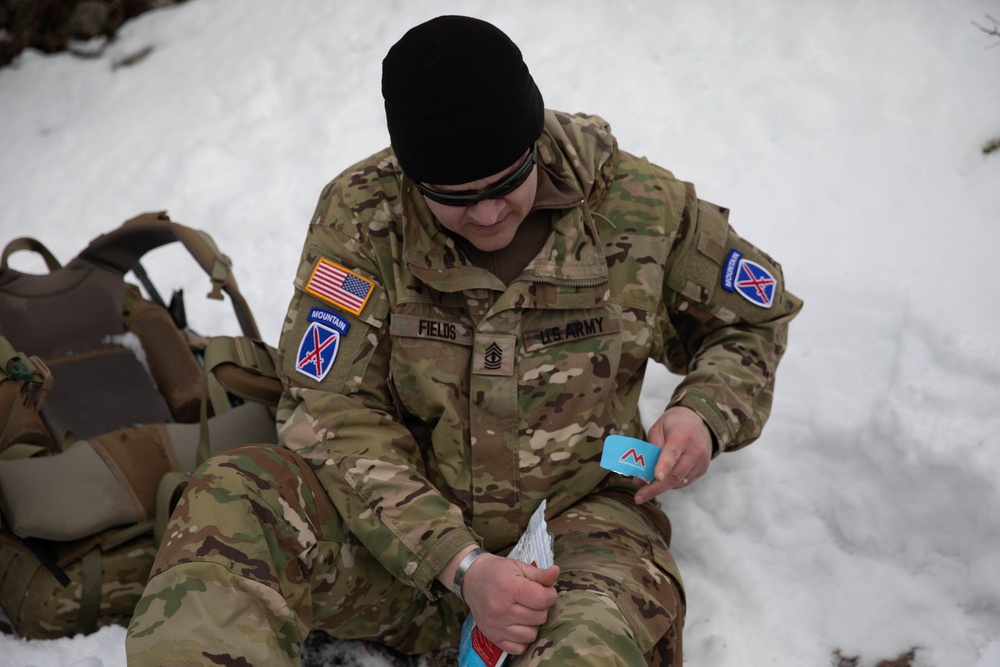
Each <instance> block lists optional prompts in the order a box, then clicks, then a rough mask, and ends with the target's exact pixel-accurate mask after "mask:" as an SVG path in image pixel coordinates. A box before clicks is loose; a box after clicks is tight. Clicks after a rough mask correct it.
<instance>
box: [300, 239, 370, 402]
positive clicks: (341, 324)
mask: <svg viewBox="0 0 1000 667" xmlns="http://www.w3.org/2000/svg"><path fill="white" fill-rule="evenodd" d="M341 269H343V270H341ZM321 273H322V274H323V275H320V274H321ZM317 276H320V277H317ZM295 287H296V292H295V296H294V297H293V301H292V306H291V308H290V309H289V315H288V320H289V321H288V322H287V323H286V330H285V334H284V336H283V345H282V348H283V349H282V350H281V357H282V359H281V362H280V364H281V369H282V374H283V375H284V377H285V380H286V381H287V382H288V383H289V384H291V385H293V386H296V385H297V386H306V387H314V388H320V389H322V390H324V391H332V392H337V393H352V389H351V385H352V384H356V383H357V382H358V381H359V380H360V378H361V377H363V376H364V373H365V370H366V368H367V366H368V362H369V361H370V359H371V356H372V353H373V351H374V349H375V347H376V345H377V343H378V337H379V336H380V335H381V334H380V331H381V330H382V329H383V328H384V326H385V323H386V317H387V315H388V313H389V299H388V296H387V295H386V291H385V288H384V287H383V286H382V285H381V284H380V283H379V282H377V281H376V280H375V279H374V277H372V276H370V275H369V274H367V273H366V272H364V271H360V270H358V269H355V268H350V269H347V268H346V267H343V266H342V265H339V264H336V263H335V262H331V261H330V260H327V259H325V258H323V257H320V258H319V259H317V261H316V262H315V263H314V265H313V269H312V271H311V272H310V273H308V274H305V275H304V276H303V277H302V279H301V280H296V285H295Z"/></svg>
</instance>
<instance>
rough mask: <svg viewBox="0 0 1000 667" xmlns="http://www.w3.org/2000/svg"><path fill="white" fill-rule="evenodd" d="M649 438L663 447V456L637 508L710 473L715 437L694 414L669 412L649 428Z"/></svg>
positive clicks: (681, 410) (639, 496)
mask: <svg viewBox="0 0 1000 667" xmlns="http://www.w3.org/2000/svg"><path fill="white" fill-rule="evenodd" d="M648 437H649V441H650V442H651V443H653V444H654V445H657V446H658V447H660V456H659V458H658V459H657V462H656V468H655V469H654V471H653V476H654V481H653V482H651V483H650V484H646V485H643V486H641V488H639V490H638V491H637V492H636V494H635V502H636V504H640V505H641V504H642V503H645V502H648V501H649V500H652V499H653V498H655V497H656V496H658V495H660V494H661V493H663V492H664V491H667V490H669V489H680V488H684V487H685V486H689V485H690V484H692V483H694V481H695V480H697V479H698V478H699V477H701V476H702V475H704V474H705V473H706V472H707V471H708V465H709V463H710V462H711V460H712V436H711V432H710V431H709V430H708V427H707V426H706V425H705V422H704V421H703V420H702V419H701V417H700V416H699V415H698V414H697V413H696V412H694V411H693V410H690V409H688V408H685V407H673V408H670V409H668V410H667V411H666V412H664V413H663V414H662V415H661V416H660V418H659V419H658V420H657V421H656V423H655V424H653V426H652V428H650V430H649V435H648Z"/></svg>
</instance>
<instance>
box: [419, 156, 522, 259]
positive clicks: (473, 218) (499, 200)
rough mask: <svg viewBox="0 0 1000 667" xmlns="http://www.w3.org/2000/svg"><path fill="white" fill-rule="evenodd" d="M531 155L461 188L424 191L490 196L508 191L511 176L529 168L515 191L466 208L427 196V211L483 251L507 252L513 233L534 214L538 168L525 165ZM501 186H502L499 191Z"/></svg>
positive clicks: (460, 185)
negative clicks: (503, 249) (479, 193)
mask: <svg viewBox="0 0 1000 667" xmlns="http://www.w3.org/2000/svg"><path fill="white" fill-rule="evenodd" d="M530 157H531V154H529V155H527V156H525V157H524V158H522V159H521V160H518V161H517V162H516V163H514V164H513V165H511V166H510V167H509V168H507V169H505V170H503V171H501V172H500V173H498V174H494V175H493V176H489V177H487V178H482V179H480V180H478V181H471V182H469V183H461V184H459V185H439V186H431V185H427V186H425V187H424V188H423V190H424V192H425V193H426V191H427V190H431V191H432V192H436V193H441V194H444V195H447V194H450V193H463V194H465V193H469V192H472V193H475V192H487V191H489V190H490V189H491V188H497V189H498V190H501V191H503V190H505V189H506V188H503V187H502V186H503V182H504V181H505V180H506V179H508V178H510V177H511V176H518V173H517V172H518V171H519V168H521V167H523V166H529V170H528V172H527V177H526V178H525V179H524V181H523V182H522V183H521V184H520V185H518V186H517V187H516V188H514V189H513V190H510V191H509V192H505V193H504V194H502V195H501V196H498V197H493V198H490V199H483V200H482V201H477V202H474V203H471V204H468V205H464V206H455V205H449V204H443V203H441V202H438V201H435V200H434V199H433V198H432V197H431V196H428V195H427V194H424V201H425V202H427V207H428V208H429V209H430V210H431V213H433V214H434V217H435V218H437V221H438V222H439V223H440V224H441V226H442V227H444V228H445V229H447V230H449V231H451V232H454V233H455V234H458V235H459V236H462V237H464V238H465V239H467V240H468V241H469V242H470V243H471V244H472V245H474V246H476V247H477V248H479V249H480V250H484V251H491V250H499V249H501V248H506V247H507V246H508V245H510V242H511V240H512V239H513V238H514V233H515V232H516V231H517V228H518V227H520V226H521V223H522V222H524V219H525V218H526V217H527V216H528V213H529V212H530V211H531V205H532V204H533V203H534V202H535V193H536V191H537V190H538V172H537V169H538V167H537V166H536V165H535V164H534V162H533V161H532V163H531V164H530V165H525V160H527V159H529V158H530ZM498 186H500V187H499V188H498Z"/></svg>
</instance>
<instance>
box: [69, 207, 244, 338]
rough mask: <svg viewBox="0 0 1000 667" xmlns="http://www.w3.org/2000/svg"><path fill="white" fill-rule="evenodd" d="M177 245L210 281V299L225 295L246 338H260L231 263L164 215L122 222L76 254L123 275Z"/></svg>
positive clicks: (204, 237)
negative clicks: (146, 258)
mask: <svg viewBox="0 0 1000 667" xmlns="http://www.w3.org/2000/svg"><path fill="white" fill-rule="evenodd" d="M175 241H180V242H181V243H182V244H183V245H184V247H185V248H187V250H188V252H190V253H191V255H192V256H193V257H194V259H195V261H197V262H198V264H199V266H201V268H202V269H204V271H205V273H207V274H208V275H209V277H210V278H211V280H212V290H211V291H210V292H209V294H208V297H209V298H210V299H222V292H223V291H224V292H225V293H226V294H228V295H229V298H230V299H231V300H232V302H233V309H234V310H235V311H236V317H237V319H238V320H239V323H240V327H241V328H242V330H243V333H244V334H245V335H246V336H249V337H251V338H260V333H259V331H258V329H257V323H256V321H255V320H254V317H253V313H252V312H251V311H250V306H249V305H248V304H247V302H246V299H244V298H243V295H242V294H240V290H239V287H238V286H237V284H236V278H235V277H234V276H233V272H232V260H230V259H229V257H227V256H226V255H224V254H222V252H220V251H219V248H218V246H216V245H215V241H213V240H212V237H211V236H209V235H208V234H206V233H205V232H203V231H200V230H196V229H192V228H190V227H186V226H184V225H181V224H179V223H176V222H173V221H172V220H171V219H170V218H169V217H168V216H167V214H166V212H165V211H160V212H156V213H143V214H141V215H138V216H136V217H134V218H132V219H130V220H127V221H125V222H124V223H123V224H122V225H121V227H119V228H118V229H115V230H113V231H111V232H108V233H107V234H102V235H101V236H98V237H97V238H95V239H94V240H93V241H91V242H90V245H88V246H87V247H86V248H84V250H83V251H82V252H81V253H80V255H79V256H80V257H81V258H83V259H86V260H89V261H92V262H96V263H99V264H103V265H105V266H109V267H112V268H114V269H116V270H118V271H119V272H120V273H122V274H123V275H124V274H125V273H127V272H129V271H131V270H132V269H133V268H135V266H136V265H137V264H138V263H139V259H140V258H141V257H142V256H143V255H145V254H146V253H147V252H149V251H150V250H153V249H155V248H158V247H160V246H162V245H166V244H168V243H173V242H175Z"/></svg>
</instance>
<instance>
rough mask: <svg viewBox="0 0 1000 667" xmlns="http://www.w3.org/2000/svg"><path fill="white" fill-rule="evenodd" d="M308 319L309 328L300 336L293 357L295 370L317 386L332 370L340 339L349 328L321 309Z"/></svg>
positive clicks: (342, 321) (314, 309)
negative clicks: (297, 350)
mask: <svg viewBox="0 0 1000 667" xmlns="http://www.w3.org/2000/svg"><path fill="white" fill-rule="evenodd" d="M308 319H309V322H310V324H309V326H308V327H307V328H306V332H305V333H304V334H303V335H302V340H301V341H300V342H299V352H298V354H297V355H296V357H295V370H297V371H298V372H299V373H302V374H303V375H305V376H307V377H311V378H312V379H314V380H316V381H317V382H319V381H321V380H322V379H323V378H324V377H326V374H327V373H328V372H329V371H330V369H331V368H332V367H333V361H334V359H336V358H337V350H338V349H339V348H340V339H341V337H343V336H344V334H346V333H347V330H348V329H350V328H351V325H350V323H349V322H348V321H347V320H345V319H344V318H342V317H340V316H339V315H337V314H336V313H333V312H330V311H329V310H324V309H322V308H313V309H312V310H310V311H309V317H308Z"/></svg>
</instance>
